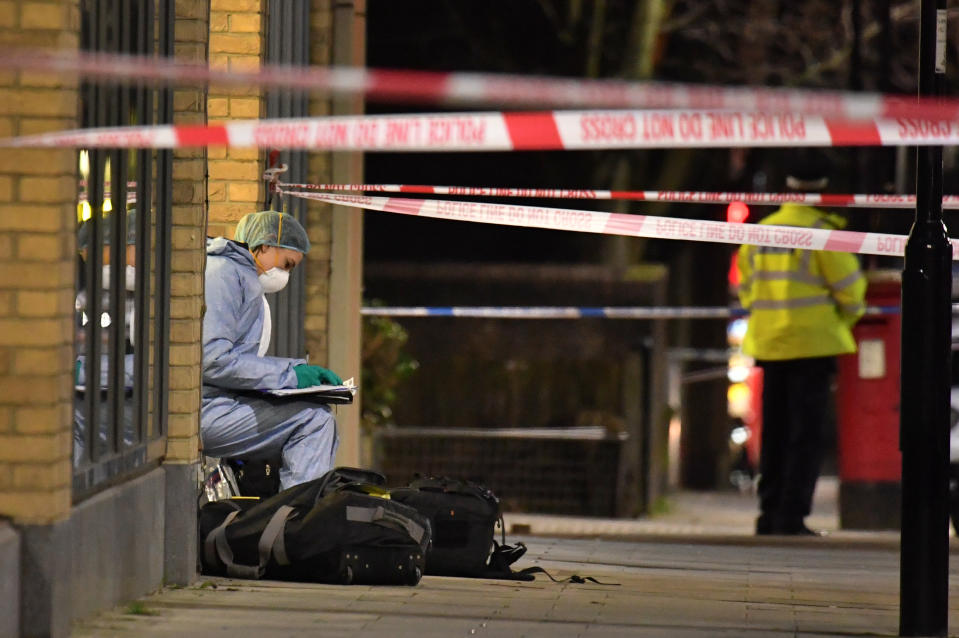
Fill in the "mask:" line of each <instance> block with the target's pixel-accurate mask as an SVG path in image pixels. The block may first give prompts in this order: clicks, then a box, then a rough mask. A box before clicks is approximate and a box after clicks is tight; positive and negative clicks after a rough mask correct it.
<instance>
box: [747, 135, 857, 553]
mask: <svg viewBox="0 0 959 638" xmlns="http://www.w3.org/2000/svg"><path fill="white" fill-rule="evenodd" d="M793 157H794V161H793V163H792V166H791V167H790V168H789V170H788V173H787V177H786V187H787V189H788V190H791V191H794V192H813V191H821V190H823V189H825V188H826V186H827V185H828V182H829V178H828V174H827V171H826V169H825V162H823V161H821V160H820V161H817V158H816V157H815V156H814V155H811V154H807V153H805V152H803V151H802V150H800V151H793ZM759 223H760V224H771V225H776V226H798V227H804V228H828V229H837V228H842V227H843V226H845V220H844V219H842V218H841V217H839V216H838V215H832V214H829V213H826V212H825V211H821V210H818V209H816V208H812V207H810V206H803V205H800V204H792V203H787V204H783V205H782V207H781V208H779V209H778V210H777V211H775V212H774V213H772V214H771V215H769V216H767V217H765V218H764V219H762V220H761V221H760V222H759ZM737 262H738V266H739V272H740V285H739V300H740V302H741V303H742V305H743V308H744V309H746V310H747V311H748V312H749V321H748V325H747V329H746V335H745V338H744V340H743V351H744V352H745V353H746V354H748V355H750V356H752V357H753V358H754V359H755V360H756V364H757V365H758V366H760V367H761V368H762V370H763V396H762V406H763V407H762V444H761V451H760V460H759V472H760V478H759V509H760V515H759V518H758V519H757V520H756V533H757V534H763V535H765V534H789V535H815V534H816V532H813V531H812V530H810V529H809V528H808V527H806V525H805V523H804V520H803V519H804V518H805V517H806V516H808V515H809V512H810V510H811V508H812V496H813V491H814V489H815V487H816V480H817V479H818V478H819V470H820V464H821V461H822V448H823V438H824V430H825V424H826V419H827V417H828V414H829V406H830V404H831V393H832V383H833V378H834V376H835V372H836V356H837V355H840V354H844V353H850V352H855V351H856V342H855V339H854V338H853V335H852V327H853V325H855V323H856V321H858V320H859V318H860V317H861V316H862V314H863V312H864V311H865V305H864V298H865V293H866V281H865V278H864V277H863V275H862V272H861V271H860V269H859V261H858V258H857V257H856V255H853V254H850V253H842V252H832V251H819V250H817V251H810V250H801V249H795V248H776V247H769V246H742V247H740V249H739V254H738V257H737Z"/></svg>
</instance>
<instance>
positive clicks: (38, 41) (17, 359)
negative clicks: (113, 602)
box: [0, 0, 80, 636]
mask: <svg viewBox="0 0 959 638" xmlns="http://www.w3.org/2000/svg"><path fill="white" fill-rule="evenodd" d="M79 22H80V21H79V11H78V8H77V2H76V1H62V0H61V1H57V2H42V1H31V2H27V1H25V0H14V1H12V2H4V3H3V7H2V8H0V48H3V47H7V46H34V47H50V48H64V49H72V50H75V49H76V48H77V46H78V43H79ZM78 104H79V101H78V94H77V85H76V82H75V81H74V79H72V78H66V77H63V76H52V75H36V76H34V75H31V74H27V73H12V72H7V73H3V74H0V137H8V136H15V135H29V134H31V133H38V132H42V131H53V130H60V129H70V128H75V127H76V126H77V119H78V118H77V116H78V110H79V109H78ZM76 173H77V152H76V150H74V149H63V150H52V149H51V150H43V149H12V148H8V149H4V152H3V153H0V517H9V518H10V519H12V521H13V523H14V524H15V525H16V526H17V528H18V529H19V533H20V537H21V544H20V548H21V549H20V567H19V600H20V605H21V607H20V613H19V616H20V633H21V635H24V636H67V635H68V634H69V631H70V607H71V600H70V585H69V573H70V572H69V570H70V561H69V558H70V557H69V554H68V553H66V547H67V540H68V531H69V530H68V527H69V521H68V518H69V516H70V504H71V477H72V464H71V459H70V454H71V450H72V436H71V423H72V421H73V413H72V401H73V353H74V346H73V299H74V295H75V293H74V266H75V259H76V256H75V255H76V252H75V231H76V214H77V213H76V197H77V181H76Z"/></svg>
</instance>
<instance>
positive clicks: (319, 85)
mask: <svg viewBox="0 0 959 638" xmlns="http://www.w3.org/2000/svg"><path fill="white" fill-rule="evenodd" d="M0 68H2V69H22V70H27V71H35V72H59V73H70V74H77V75H80V76H83V77H87V78H99V79H110V80H114V81H128V82H134V83H140V84H142V83H144V82H152V83H165V84H175V83H179V84H199V83H216V84H228V85H240V86H251V85H256V86H269V87H284V88H291V89H303V90H322V91H328V92H332V93H340V94H350V95H363V96H365V97H367V98H369V99H383V100H391V101H398V100H402V101H407V102H410V101H415V102H419V103H428V104H450V103H471V104H491V105H494V104H495V105H510V106H527V107H528V106H535V107H539V108H543V107H562V108H577V107H578V108H587V107H588V108H654V109H666V108H673V109H714V110H728V111H758V112H764V113H805V114H810V115H820V116H826V117H834V118H851V119H863V118H866V119H871V118H898V117H903V118H914V119H934V120H953V119H956V118H959V100H957V99H954V98H953V99H949V98H924V99H918V98H916V97H915V96H910V95H882V94H879V93H851V92H841V91H822V90H804V89H784V88H762V87H728V86H717V85H691V84H675V83H659V82H626V81H621V80H590V79H579V78H556V77H543V76H521V75H505V74H481V73H442V72H431V71H402V70H378V69H361V68H348V67H327V66H312V67H302V66H285V65H262V66H260V67H259V68H258V69H225V68H223V69H219V68H215V67H209V66H207V65H205V64H200V63H191V62H180V61H175V60H170V59H164V58H156V57H144V56H131V55H120V54H112V53H96V52H88V51H77V50H51V49H17V48H7V49H2V50H0Z"/></svg>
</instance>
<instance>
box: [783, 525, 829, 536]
mask: <svg viewBox="0 0 959 638" xmlns="http://www.w3.org/2000/svg"><path fill="white" fill-rule="evenodd" d="M780 534H783V535H786V536H825V535H826V533H825V532H817V531H816V530H812V529H809V528H808V527H806V524H805V523H800V524H799V527H789V528H787V529H784V530H782V531H781V532H780Z"/></svg>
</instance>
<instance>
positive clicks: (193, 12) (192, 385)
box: [166, 0, 210, 463]
mask: <svg viewBox="0 0 959 638" xmlns="http://www.w3.org/2000/svg"><path fill="white" fill-rule="evenodd" d="M209 17H210V3H209V1H208V0H178V2H177V3H176V30H175V33H176V42H175V50H176V57H177V60H180V61H189V62H203V61H204V60H205V59H206V46H207V37H208V35H209V28H208V21H209ZM206 109H207V99H206V90H205V89H203V88H181V89H177V90H176V91H175V92H174V95H173V111H174V113H173V117H174V120H175V122H176V123H177V124H203V123H204V122H205V121H206ZM206 161H207V150H206V149H205V148H196V149H177V150H176V151H175V152H174V154H173V210H172V215H173V229H172V234H171V240H172V247H171V248H172V255H171V268H170V270H171V275H170V395H169V421H168V423H167V456H166V461H167V462H168V463H169V462H173V463H191V462H193V461H196V460H197V459H198V458H199V449H200V435H199V432H200V413H199V410H200V386H201V375H202V371H201V359H202V348H201V346H200V333H201V326H202V315H201V309H202V306H203V272H204V265H205V263H206V250H205V247H206V241H205V237H206V228H205V226H206V211H205V204H206V195H207V180H206Z"/></svg>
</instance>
